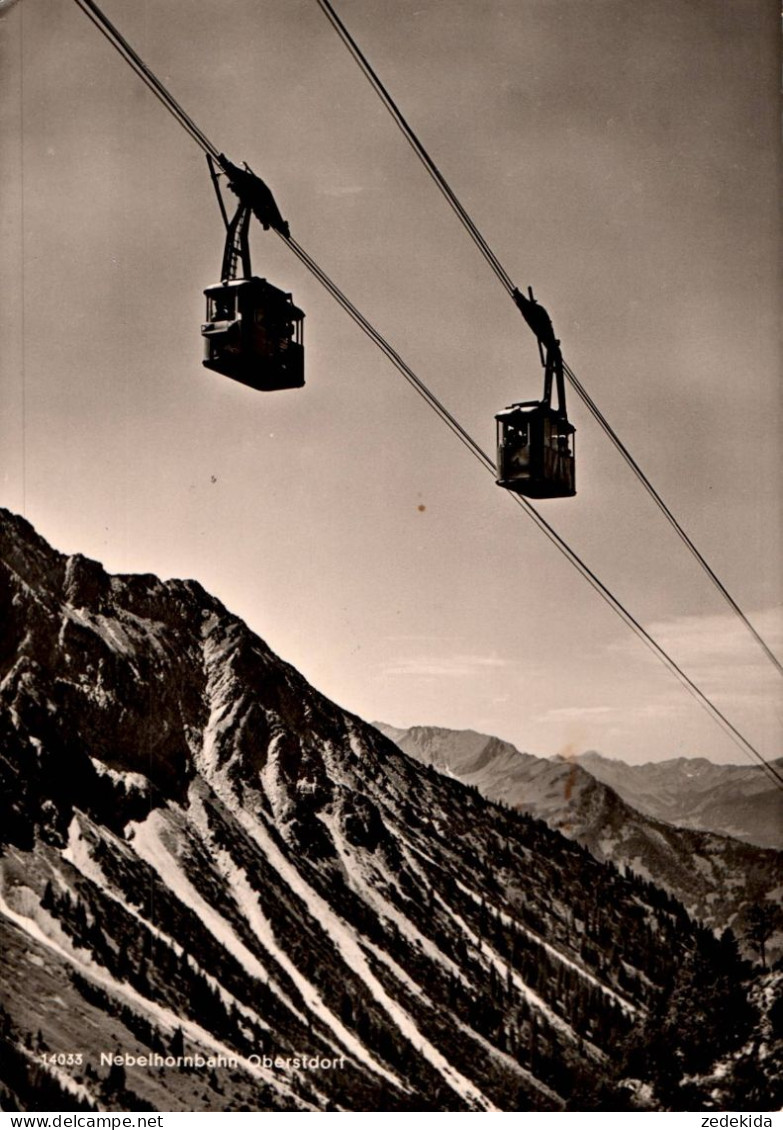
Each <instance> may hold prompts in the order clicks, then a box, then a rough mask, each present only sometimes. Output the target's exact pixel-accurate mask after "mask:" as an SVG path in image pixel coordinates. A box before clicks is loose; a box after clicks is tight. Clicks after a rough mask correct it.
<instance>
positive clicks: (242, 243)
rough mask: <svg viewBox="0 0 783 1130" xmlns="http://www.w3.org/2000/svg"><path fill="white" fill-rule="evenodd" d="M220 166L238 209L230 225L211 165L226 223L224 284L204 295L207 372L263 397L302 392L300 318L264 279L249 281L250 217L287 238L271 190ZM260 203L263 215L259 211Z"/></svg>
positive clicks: (227, 164) (282, 293)
mask: <svg viewBox="0 0 783 1130" xmlns="http://www.w3.org/2000/svg"><path fill="white" fill-rule="evenodd" d="M221 165H223V167H224V168H226V170H227V172H228V173H229V176H230V177H231V181H230V186H231V188H232V190H233V191H235V192H237V194H238V195H240V192H241V195H240V202H239V207H238V208H237V210H236V213H235V215H234V217H233V219H232V220H231V221H230V222H229V220H228V216H227V214H226V211H225V207H224V205H223V200H222V197H221V195H220V190H219V188H218V185H217V176H216V174H215V170H214V166H213V164H212V162H211V161H210V171H211V173H212V178H213V182H214V184H215V189H216V191H217V194H218V202H219V203H220V208H221V212H222V214H223V219H224V221H225V223H226V228H227V232H226V245H225V250H224V253H223V265H222V270H221V279H222V281H221V282H219V283H216V284H215V285H214V286H209V287H207V289H206V290H205V291H204V294H205V296H206V300H207V313H206V322H204V323H203V324H202V326H201V333H202V336H203V338H204V361H203V364H204V366H205V367H206V368H207V369H212V371H213V372H216V373H220V374H221V375H222V376H224V377H230V378H231V379H232V380H235V381H240V382H241V383H242V384H244V385H248V386H249V387H250V388H254V389H258V390H259V391H263V392H273V391H276V390H278V389H287V388H301V387H302V386H303V385H304V383H305V381H304V344H303V340H302V339H303V326H302V323H303V321H304V312H303V311H302V310H300V309H299V307H298V306H295V305H294V302H293V298H292V296H291V295H290V294H288V293H287V292H286V291H284V290H280V289H279V288H278V287H276V286H273V285H272V283H270V282H267V280H266V279H261V278H257V277H255V276H254V275H253V273H252V270H251V266H250V245H249V240H248V227H249V224H250V216H251V213H254V214H255V215H256V216H258V217H259V219H260V220H261V222H262V223H263V224H264V226H265V227H270V226H271V227H275V228H276V229H277V230H278V231H281V232H282V233H283V234H284V235H286V236H288V225H287V224H286V223H285V221H284V220H283V219H282V217H281V216H280V213H279V212H278V211H277V207H276V205H275V204H274V201H273V199H272V194H271V193H270V192H269V189H268V188H267V187H266V185H265V184H264V183H263V181H260V180H259V179H258V178H257V177H255V176H253V174H252V173H250V172H244V171H243V170H241V169H238V168H237V167H236V166H234V165H231V163H230V162H229V161H227V160H226V159H225V158H224V157H222V155H221ZM259 202H262V204H263V207H264V211H263V212H262V211H261V204H260V203H259Z"/></svg>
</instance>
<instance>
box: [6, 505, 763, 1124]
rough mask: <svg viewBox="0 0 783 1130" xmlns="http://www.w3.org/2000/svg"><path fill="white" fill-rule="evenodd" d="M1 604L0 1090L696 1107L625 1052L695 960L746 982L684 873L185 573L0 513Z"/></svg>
mask: <svg viewBox="0 0 783 1130" xmlns="http://www.w3.org/2000/svg"><path fill="white" fill-rule="evenodd" d="M0 615H1V616H2V623H3V633H2V646H1V647H0V740H1V742H2V744H1V745H0V751H1V752H2V757H1V758H0V786H2V793H1V796H2V801H1V803H2V813H0V817H1V819H2V822H1V823H0V829H2V848H1V849H0V850H1V855H0V869H1V870H0V934H1V935H2V937H1V938H0V964H1V965H2V983H3V986H4V989H3V998H2V1008H0V1045H1V1047H0V1052H2V1054H0V1105H2V1106H3V1109H11V1110H13V1109H27V1110H36V1109H38V1110H40V1109H43V1110H66V1109H76V1108H85V1109H90V1108H99V1109H108V1110H149V1109H159V1110H194V1111H198V1110H241V1109H246V1110H247V1109H249V1110H262V1111H265V1110H288V1111H293V1110H353V1111H367V1110H387V1111H392V1110H417V1111H425V1110H438V1111H440V1110H443V1111H447V1110H448V1111H451V1110H455V1111H459V1110H462V1111H470V1110H473V1111H481V1110H492V1109H500V1110H527V1109H536V1110H559V1109H561V1108H563V1107H564V1106H565V1105H571V1106H574V1104H577V1105H576V1108H577V1109H582V1107H581V1106H579V1105H578V1104H580V1103H584V1104H586V1106H590V1104H591V1103H594V1102H596V1101H598V1098H597V1096H598V1095H599V1093H600V1094H601V1095H602V1098H601V1101H603V1102H614V1103H618V1102H620V1098H619V1096H620V1095H621V1094H622V1095H623V1096H625V1097H624V1099H623V1100H622V1101H623V1102H625V1103H630V1104H631V1105H633V1103H642V1104H643V1103H645V1102H646V1103H648V1104H652V1105H653V1106H655V1105H656V1103H658V1105H660V1102H666V1101H669V1102H671V1101H674V1100H668V1099H662V1100H658V1099H656V1098H655V1097H654V1092H653V1089H651V1086H650V1085H648V1083H649V1082H650V1080H648V1079H647V1078H646V1077H645V1074H644V1071H642V1072H641V1074H640V1072H639V1070H636V1075H635V1077H634V1078H633V1079H632V1080H627V1081H626V1082H625V1083H621V1082H620V1077H621V1074H622V1062H623V1056H624V1055H625V1054H626V1053H625V1051H622V1049H623V1048H624V1047H625V1048H626V1049H630V1050H631V1051H633V1049H637V1052H638V1050H639V1049H640V1048H643V1047H644V1046H645V1039H646V1038H647V1037H646V1036H645V1033H646V1032H647V1031H648V1025H649V1024H650V1023H652V1019H653V1018H654V1017H656V1016H659V1015H663V1013H662V1012H661V1010H662V1007H663V1006H665V1005H666V1002H667V1001H668V1000H669V997H670V987H671V985H672V983H673V982H674V981H675V980H676V978H677V977H678V976H679V973H678V971H679V970H681V969H696V968H698V969H699V970H701V971H702V972H704V971H706V973H704V975H705V976H706V977H707V982H706V983H707V984H709V985H715V984H719V983H722V982H721V981H720V977H719V973H720V971H721V970H725V969H727V968H728V969H730V971H731V973H732V976H731V977H730V978H729V980H730V982H731V984H732V986H734V987H735V988H736V985H737V984H739V981H740V979H741V976H745V975H746V974H747V972H748V971H747V969H746V968H745V967H743V966H741V963H738V959H737V957H736V955H732V953H731V952H730V949H731V947H729V948H728V949H727V948H726V946H725V945H722V944H721V945H719V944H718V943H717V942H715V940H714V939H713V938H712V936H711V935H710V934H709V933H708V932H707V931H705V930H703V929H700V928H698V927H696V926H695V925H694V923H693V922H692V921H691V920H690V919H689V918H688V916H687V915H686V913H685V911H684V910H683V908H682V907H681V906H680V905H679V904H678V903H676V902H675V901H674V900H673V899H671V898H670V897H669V896H668V895H666V894H665V893H664V892H662V891H660V890H658V889H656V888H655V887H654V886H653V885H652V884H651V883H649V882H645V881H643V880H641V879H639V878H635V877H627V878H626V877H623V876H622V875H621V874H620V873H619V872H618V871H616V870H615V869H614V868H613V867H612V866H610V865H607V864H602V863H600V862H598V861H597V860H595V859H594V858H593V857H592V856H591V855H590V854H589V853H588V852H587V851H586V850H584V849H583V848H581V847H580V846H579V845H577V844H575V843H573V842H570V841H569V840H567V839H565V838H563V837H562V836H561V835H559V834H558V833H557V832H555V831H552V830H551V829H549V828H548V827H547V826H546V825H545V824H543V823H542V822H540V821H538V820H536V819H534V818H532V817H530V816H527V815H523V814H520V813H518V812H515V811H511V810H509V809H506V808H501V807H499V806H497V805H494V804H492V803H491V802H490V801H488V800H486V799H484V798H483V797H481V796H480V795H479V793H478V791H477V790H475V789H471V788H467V787H465V786H464V785H463V784H461V783H460V782H458V781H455V780H449V779H446V778H445V777H444V776H443V775H441V774H439V773H437V772H435V771H434V770H432V769H431V768H427V767H425V766H422V765H421V764H419V763H418V762H417V761H415V760H413V759H412V758H409V757H408V756H406V755H405V754H404V753H402V752H401V751H400V750H399V749H398V748H397V747H396V746H395V745H394V744H393V743H392V742H391V741H389V740H388V739H387V738H385V737H384V736H383V735H381V734H380V733H378V731H377V730H375V729H373V728H372V727H371V726H368V725H366V724H365V723H363V722H362V721H360V720H359V719H358V718H356V717H354V716H352V715H350V714H348V713H346V712H345V711H343V710H341V709H339V708H338V707H336V706H335V705H334V704H332V703H331V702H329V701H328V700H326V699H325V698H324V697H323V696H322V695H320V694H318V693H317V692H316V691H315V690H314V689H313V688H312V687H310V686H309V685H308V684H307V682H306V681H305V680H304V679H303V678H302V676H301V675H299V674H298V672H297V671H295V670H294V669H293V668H292V667H290V666H289V665H287V664H286V663H284V662H283V661H282V660H280V659H279V658H278V657H277V656H275V655H274V654H273V653H272V651H271V650H270V649H269V648H268V647H267V646H266V644H265V643H264V642H263V641H262V640H260V639H259V638H258V637H257V636H255V635H254V634H253V633H252V632H250V631H249V629H248V628H247V627H246V626H245V625H244V624H243V623H242V622H241V621H240V620H239V619H237V618H236V617H235V616H233V615H231V614H230V613H229V612H228V611H226V609H225V608H224V607H223V606H222V605H221V604H220V603H219V602H218V601H217V600H216V599H214V598H213V597H211V596H209V595H208V594H207V593H205V592H204V591H203V590H202V589H201V588H200V587H199V586H198V585H197V584H195V583H193V582H188V581H169V582H165V583H164V582H161V581H159V580H157V579H156V578H155V577H151V576H123V577H110V576H108V575H107V574H106V573H105V572H104V571H103V569H102V568H101V566H100V565H98V564H97V563H95V562H91V561H88V560H85V559H84V558H82V557H79V556H74V557H70V558H68V557H65V556H63V555H61V554H59V553H57V552H56V551H54V550H53V549H51V548H50V547H49V546H48V545H47V544H46V543H45V542H44V541H43V540H42V539H41V538H40V537H39V536H38V535H37V534H36V533H35V531H34V530H33V529H32V528H31V527H30V526H29V525H28V524H27V523H26V522H24V521H23V520H22V519H19V518H16V517H14V516H13V515H10V514H8V513H6V512H0ZM727 963H728V964H727ZM732 963H733V964H732ZM740 975H741V976H740ZM700 976H701V974H700ZM700 984H701V982H700ZM683 991H684V990H683ZM680 996H681V995H680ZM707 996H709V994H707ZM698 997H699V1000H700V1001H701V1002H702V1004H701V1005H700V1007H702V1008H703V1007H706V1006H704V1004H703V1001H704V999H705V993H704V991H703V990H702V989H700V990H699V994H698ZM676 999H677V1000H679V999H680V997H676ZM709 999H712V998H709ZM746 1003H747V1002H746ZM716 1007H717V1006H716ZM747 1007H748V1008H750V1005H748V1006H747ZM749 1015H750V1014H749ZM753 1015H754V1016H755V1013H754V1014H753ZM675 1023H678V1021H677V1020H676V1018H675ZM743 1023H744V1022H743ZM749 1023H752V1021H749ZM759 1023H760V1020H759ZM724 1028H725V1026H724ZM703 1030H704V1028H703V1026H702V1033H703ZM716 1033H718V1035H716V1038H715V1043H714V1046H713V1044H710V1047H711V1049H712V1052H711V1054H712V1055H713V1058H714V1059H715V1060H716V1061H717V1058H718V1057H719V1055H720V1054H721V1053H722V1050H725V1046H726V1040H727V1039H728V1037H727V1035H726V1032H725V1031H723V1032H722V1034H721V1029H720V1026H719V1025H717V1026H716ZM746 1037H747V1025H746V1026H745V1028H743V1029H742V1031H741V1032H740V1034H739V1035H736V1033H734V1034H733V1035H732V1037H731V1039H733V1040H734V1042H735V1044H736V1042H737V1040H740V1041H741V1040H743V1039H746ZM670 1042H671V1041H670ZM767 1045H769V1046H772V1045H771V1042H770V1041H769V1040H768V1041H767V1043H766V1044H765V1047H766V1046H767ZM679 1054H680V1053H679V1051H678V1055H679ZM748 1054H749V1053H748ZM765 1054H766V1053H765ZM629 1062H630V1061H629ZM710 1062H712V1061H710ZM678 1063H679V1064H680V1066H679V1067H678V1068H677V1070H679V1072H680V1073H682V1072H683V1071H684V1070H686V1068H687V1067H688V1059H687V1056H680V1060H678ZM707 1066H709V1064H708V1065H707ZM649 1070H652V1069H651V1068H649V1069H647V1068H646V1069H645V1071H649ZM672 1070H674V1069H672ZM749 1070H750V1071H751V1073H752V1074H753V1073H755V1075H754V1078H755V1077H756V1076H759V1077H763V1075H764V1069H763V1066H760V1065H759V1064H758V1063H756V1061H755V1060H754V1061H753V1062H752V1063H751V1065H750V1068H749ZM636 1076H639V1077H638V1078H637V1077H636ZM670 1076H671V1071H670ZM671 1077H672V1078H677V1077H678V1076H677V1074H676V1071H675V1074H674V1075H673V1076H671ZM727 1078H728V1074H727V1071H726V1069H725V1067H723V1068H721V1071H720V1079H722V1080H723V1082H720V1081H711V1082H710V1083H709V1087H710V1088H712V1090H711V1091H710V1092H709V1093H712V1091H715V1088H717V1089H718V1090H717V1091H715V1093H720V1087H721V1086H725V1084H726V1079H727ZM716 1079H717V1076H716ZM652 1082H653V1083H654V1080H652ZM691 1085H692V1084H691ZM706 1093H707V1092H706V1091H705V1094H706ZM607 1095H609V1096H611V1097H609V1098H607ZM710 1101H712V1100H710ZM759 1101H761V1100H759ZM764 1101H768V1100H767V1097H766V1092H765V1099H764ZM604 1109H619V1108H618V1107H616V1106H610V1107H604ZM683 1109H684V1108H683ZM688 1109H692V1108H688ZM745 1109H749V1107H746V1108H745ZM763 1109H767V1108H766V1107H764V1108H763Z"/></svg>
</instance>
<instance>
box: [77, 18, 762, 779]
mask: <svg viewBox="0 0 783 1130" xmlns="http://www.w3.org/2000/svg"><path fill="white" fill-rule="evenodd" d="M320 2H321V0H319V3H320ZM76 3H77V4H78V5H79V7H80V8H81V9H82V10H83V11H84V12H85V14H86V15H88V16H89V18H90V19H91V20H92V22H93V23H94V24H95V25H96V26H97V27H98V28H99V30H100V31H101V32H103V34H104V35H105V36H106V38H107V39H108V40H109V42H110V43H112V45H113V46H114V47H115V48H116V50H117V51H118V52H119V53H120V54H121V55H122V57H123V58H124V59H125V61H126V62H127V63H128V64H129V65H130V66H131V67H132V68H133V70H135V71H136V73H137V74H138V75H139V77H140V78H142V80H143V81H144V82H145V83H146V85H147V86H149V87H150V89H151V90H152V92H153V93H154V94H155V96H156V97H157V98H158V99H159V100H160V101H161V102H162V103H163V104H164V105H165V106H166V108H167V109H168V110H169V111H170V112H171V113H172V114H173V115H174V117H175V118H176V119H177V120H178V121H179V123H180V125H182V127H183V128H184V129H185V130H186V131H187V133H188V134H189V135H190V137H191V138H192V139H193V140H194V141H195V142H196V144H197V145H198V146H199V147H200V148H201V149H203V150H204V152H205V153H207V154H209V155H210V156H211V157H212V158H213V159H214V160H216V161H218V159H219V157H220V154H219V153H218V151H217V149H216V148H215V146H213V145H212V144H211V142H209V140H208V139H207V137H206V135H205V134H203V133H202V132H201V130H199V129H198V127H197V126H196V125H195V123H194V122H193V121H192V119H191V118H189V117H188V115H187V114H186V113H185V112H184V110H182V108H181V107H180V106H179V105H178V103H177V102H176V101H175V100H174V98H173V97H172V96H171V95H170V94H169V92H168V91H167V90H166V88H165V87H164V86H163V84H162V83H161V82H160V81H159V80H158V79H157V78H156V77H155V76H154V75H153V73H152V72H151V71H150V69H149V68H148V67H147V66H146V64H145V63H144V62H143V61H142V60H141V58H140V57H139V56H138V55H137V54H136V52H135V51H134V50H133V49H132V48H131V47H130V45H129V44H128V43H127V41H126V40H125V39H124V38H123V36H122V35H121V34H120V33H119V31H117V29H116V28H114V27H113V25H112V24H111V23H110V22H109V21H108V20H107V19H106V17H105V16H104V15H103V13H102V12H101V11H100V9H99V8H98V7H97V5H96V4H95V3H94V0H76ZM218 163H219V161H218ZM277 234H278V235H279V236H280V238H281V239H282V240H283V241H284V242H285V243H286V244H287V245H288V246H289V247H290V248H291V250H292V251H293V252H294V254H295V255H296V256H297V258H298V259H299V260H300V262H301V263H302V264H303V265H304V266H305V267H307V269H308V270H309V271H310V272H311V273H312V274H313V275H314V277H315V278H316V279H317V280H318V281H319V282H320V283H321V284H322V286H324V288H325V289H326V290H327V291H328V292H329V293H330V294H331V295H332V297H333V298H334V299H335V301H337V302H338V303H339V305H340V306H341V307H342V308H343V309H344V310H345V311H346V313H348V314H349V316H350V317H351V318H352V319H353V320H354V321H355V322H356V324H357V325H358V326H359V328H360V329H361V330H362V331H363V333H365V334H366V336H367V337H369V338H370V340H371V341H372V342H373V343H374V344H375V345H376V346H377V347H378V348H379V349H380V350H381V351H382V352H383V353H384V355H385V356H386V357H387V358H388V359H389V361H391V363H392V364H393V365H394V366H395V367H396V368H397V369H398V370H399V372H400V373H401V374H402V375H403V377H405V379H406V380H407V381H408V383H409V384H410V385H412V387H413V388H414V389H415V390H416V392H417V393H418V394H419V395H420V396H421V397H422V399H424V400H425V401H426V402H427V404H428V405H429V406H430V407H431V408H432V409H433V410H434V411H435V412H436V414H437V415H438V416H439V417H440V419H441V420H442V421H443V422H444V423H445V424H446V425H447V426H448V427H449V428H450V430H451V431H452V432H453V433H454V434H455V435H456V436H457V438H458V439H459V440H460V442H461V443H462V444H463V445H464V446H465V447H466V448H467V449H468V450H469V451H470V453H471V454H472V455H473V457H474V458H475V459H477V460H478V461H479V462H480V463H481V464H482V466H483V467H484V469H485V470H487V471H489V472H490V473H491V474H492V476H493V478H494V475H495V466H494V462H493V460H492V459H491V458H490V456H489V455H488V454H487V453H486V452H485V451H484V450H483V449H482V448H481V447H480V445H479V444H478V443H477V442H476V441H475V440H474V439H473V437H472V436H471V435H470V433H469V432H468V431H466V429H465V428H463V427H462V425H461V424H460V423H459V421H458V420H457V419H456V417H455V416H453V415H452V414H451V412H449V410H448V409H447V408H446V406H445V405H444V404H443V403H442V402H441V401H440V400H439V399H438V398H437V397H436V396H435V394H434V393H433V392H432V391H431V390H430V389H429V388H428V387H427V385H426V384H425V383H424V381H422V380H421V378H420V377H418V376H417V375H416V373H414V371H413V370H412V369H411V368H410V366H408V365H407V364H406V363H405V361H403V359H402V357H401V356H400V355H399V353H397V351H396V350H395V349H394V348H393V347H392V346H391V345H390V344H389V342H388V341H387V340H386V339H385V338H384V337H383V336H382V335H381V334H380V333H379V332H378V330H376V329H375V327H374V326H373V325H372V323H371V322H369V321H368V319H367V318H365V317H364V315H363V314H362V313H361V312H360V311H359V310H358V308H357V307H356V306H354V305H353V303H352V302H351V301H350V300H349V299H348V298H347V297H346V295H345V294H343V292H342V291H341V290H340V289H339V287H337V285H336V284H335V283H334V282H332V280H331V279H330V278H329V276H328V275H327V274H326V273H325V271H323V270H322V269H321V267H319V266H318V264H317V263H316V262H315V260H314V259H312V258H311V257H310V256H309V255H308V254H307V252H306V251H305V250H304V248H303V247H301V246H300V244H299V243H297V242H296V240H294V239H292V238H291V237H290V236H286V235H285V234H284V233H283V232H281V231H279V230H278V231H277ZM512 497H513V500H514V501H515V502H516V503H517V504H518V505H519V506H521V507H522V509H523V510H524V512H525V513H526V514H527V515H528V516H529V517H530V518H532V519H533V521H534V522H535V523H536V525H537V526H538V527H539V529H540V530H541V531H542V532H543V533H544V534H545V535H546V537H547V538H548V539H549V540H550V541H551V542H552V543H553V544H554V545H555V546H556V548H557V549H559V550H560V552H561V553H562V554H563V555H564V556H565V557H566V558H567V559H568V560H569V561H570V562H571V564H572V565H574V567H575V568H576V569H577V570H578V571H579V572H580V573H581V574H582V576H583V577H584V578H585V580H587V581H588V583H589V584H590V585H591V586H592V587H593V588H594V589H595V591H596V592H597V593H598V594H599V596H601V597H602V599H603V600H604V601H605V602H606V603H607V604H608V605H609V606H610V607H611V608H612V609H613V610H614V611H615V612H616V613H617V614H618V615H619V616H620V618H621V619H622V620H623V621H624V622H625V623H626V624H627V625H628V626H629V627H630V628H631V629H632V630H633V631H634V632H635V634H636V635H637V636H639V637H640V638H641V639H642V640H643V642H644V643H645V644H646V645H647V646H648V647H649V648H650V649H651V650H652V651H653V653H654V654H655V655H656V656H657V657H658V658H659V659H660V660H661V662H663V663H664V665H665V666H666V667H668V668H669V670H670V671H671V672H672V673H673V674H675V675H676V676H677V678H679V679H680V681H681V682H682V683H683V684H684V685H685V687H686V689H688V690H689V692H690V693H691V694H692V695H693V696H694V697H695V698H696V700H697V701H698V702H699V703H700V705H701V706H702V707H703V708H704V709H705V710H706V711H707V712H708V714H710V716H711V717H712V718H713V719H714V720H716V721H717V722H718V723H719V724H720V725H721V726H722V728H723V729H724V730H725V732H726V733H727V734H728V735H729V737H731V738H732V740H733V741H734V742H735V744H736V745H738V746H739V748H740V749H742V750H743V752H745V753H748V754H750V755H751V756H752V757H753V758H755V759H756V760H758V761H759V762H760V763H761V765H762V766H763V767H764V770H765V771H766V773H767V775H768V776H769V777H770V778H771V779H772V780H774V781H775V783H776V784H777V785H778V786H779V787H780V788H781V789H783V774H781V773H779V772H778V770H777V768H776V767H775V766H774V765H772V764H771V763H770V762H768V761H767V760H766V759H765V758H764V757H763V755H762V754H761V753H760V752H759V751H758V750H757V749H756V747H755V746H754V745H753V744H752V743H751V742H750V741H749V740H748V739H747V738H745V737H744V735H743V734H742V733H741V732H740V731H739V730H738V729H737V727H736V726H734V725H733V723H732V722H730V721H729V719H728V718H727V717H726V716H725V715H724V714H723V713H722V711H721V710H719V708H718V707H717V706H715V704H714V703H713V702H712V701H711V700H710V699H709V698H708V697H707V695H705V694H704V692H703V691H702V690H700V688H699V687H698V686H697V685H696V684H695V683H694V682H693V680H692V679H691V678H690V677H689V676H688V675H687V674H686V673H685V672H684V671H683V670H682V668H680V667H679V666H678V664H677V663H676V662H675V661H674V660H673V659H672V658H671V656H670V655H669V654H668V653H667V652H666V651H665V649H664V648H663V647H662V646H661V645H660V644H659V643H658V642H657V641H656V640H655V639H654V638H653V637H652V636H651V635H650V633H649V632H648V631H647V630H646V629H645V628H644V627H643V626H642V624H641V623H640V622H639V621H638V620H637V619H636V618H635V617H634V616H633V615H632V614H631V613H630V612H629V611H628V610H627V609H626V608H625V606H624V605H623V604H622V603H621V602H620V601H619V600H618V599H617V597H615V596H614V594H613V593H612V592H611V590H610V589H609V588H607V586H606V585H604V584H603V582H602V581H600V580H599V578H598V577H597V575H596V574H595V573H594V572H593V571H592V570H591V569H590V568H589V567H588V566H587V565H586V563H585V562H584V561H583V560H582V559H581V557H579V555H578V554H577V553H576V552H575V551H574V550H572V549H571V547H570V546H569V545H568V543H567V542H566V541H565V540H564V539H563V538H562V537H561V536H560V535H559V534H558V533H557V532H556V531H555V530H554V528H553V527H552V526H550V524H549V523H548V522H547V521H546V520H545V519H544V518H543V516H542V515H541V514H539V513H538V511H537V510H536V509H535V507H533V506H532V505H531V504H530V503H529V502H528V501H527V499H524V498H522V497H520V496H519V495H513V496H512Z"/></svg>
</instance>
